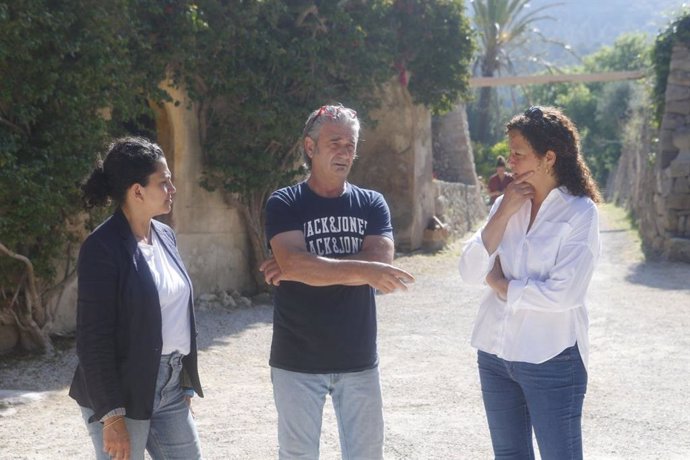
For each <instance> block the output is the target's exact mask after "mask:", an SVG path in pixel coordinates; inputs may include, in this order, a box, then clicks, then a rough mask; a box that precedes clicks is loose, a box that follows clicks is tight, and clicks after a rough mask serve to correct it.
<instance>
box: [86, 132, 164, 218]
mask: <svg viewBox="0 0 690 460" xmlns="http://www.w3.org/2000/svg"><path fill="white" fill-rule="evenodd" d="M161 158H164V155H163V150H161V148H160V147H159V146H158V145H157V144H155V143H153V142H151V141H149V140H148V139H144V138H142V137H123V138H120V139H116V140H115V141H114V142H113V143H112V144H110V146H109V147H108V152H107V153H106V155H105V160H103V161H101V160H99V161H98V163H97V164H96V167H95V168H94V170H93V171H92V172H91V175H90V176H89V178H88V179H87V180H86V182H84V184H83V185H82V187H81V190H82V199H83V200H84V205H85V206H86V208H87V209H89V208H92V207H94V206H105V205H106V204H108V203H109V202H110V201H111V200H112V201H114V202H115V203H116V204H117V205H118V206H120V205H122V202H123V201H124V199H125V194H126V193H127V190H128V189H129V187H131V186H132V185H133V184H141V185H143V186H146V185H147V184H148V180H149V176H150V175H151V174H153V173H154V172H155V171H156V163H157V162H158V161H160V159H161Z"/></svg>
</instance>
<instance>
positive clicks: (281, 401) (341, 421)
mask: <svg viewBox="0 0 690 460" xmlns="http://www.w3.org/2000/svg"><path fill="white" fill-rule="evenodd" d="M271 381H272V382H273V396H274V398H275V403H276V409H277V411H278V444H279V446H280V448H279V458H280V459H281V460H283V459H310V460H312V459H313V460H317V459H318V458H319V440H320V438H321V420H322V417H323V406H324V404H325V402H326V395H329V394H330V395H331V399H332V400H333V408H334V409H335V416H336V419H337V421H338V432H339V434H340V450H341V454H342V458H343V459H344V460H349V459H352V460H369V459H371V460H379V459H381V458H383V403H382V400H381V385H380V383H379V370H378V368H377V367H375V368H373V369H368V370H365V371H362V372H346V373H340V374H306V373H301V372H290V371H286V370H283V369H278V368H275V367H272V368H271Z"/></svg>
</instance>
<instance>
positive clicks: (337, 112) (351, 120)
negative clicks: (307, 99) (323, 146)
mask: <svg viewBox="0 0 690 460" xmlns="http://www.w3.org/2000/svg"><path fill="white" fill-rule="evenodd" d="M326 122H328V123H338V124H342V125H349V126H352V128H354V130H355V131H356V133H357V137H359V127H360V124H359V118H357V112H355V111H354V110H352V109H350V108H347V107H345V106H343V105H342V104H338V105H324V106H321V107H320V108H318V109H316V110H314V111H313V112H312V113H311V114H309V118H307V121H306V123H304V130H303V131H302V142H301V144H300V148H301V149H302V156H303V158H304V162H305V164H306V166H307V168H308V169H311V158H309V155H307V152H306V151H305V150H304V140H305V139H306V138H307V137H309V138H310V139H312V140H313V141H314V143H317V142H318V141H319V135H320V134H321V128H322V127H323V125H324V123H326Z"/></svg>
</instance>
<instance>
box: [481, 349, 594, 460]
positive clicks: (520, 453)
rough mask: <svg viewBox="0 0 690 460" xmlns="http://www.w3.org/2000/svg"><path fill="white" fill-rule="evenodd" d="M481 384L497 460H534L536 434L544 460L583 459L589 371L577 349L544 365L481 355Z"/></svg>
mask: <svg viewBox="0 0 690 460" xmlns="http://www.w3.org/2000/svg"><path fill="white" fill-rule="evenodd" d="M477 362H478V364H479V378H480V380H481V386H482V396H483V398H484V408H485V409H486V418H487V420H488V422H489V431H490V432H491V442H492V444H493V449H494V455H495V457H496V458H497V459H516V460H517V459H533V458H534V447H533V446H532V428H534V434H535V436H536V438H537V444H539V452H540V454H541V458H542V459H544V460H550V459H557V460H566V459H581V458H582V426H581V421H582V404H583V401H584V398H585V392H586V391H587V371H586V370H585V367H584V365H583V363H582V359H581V357H580V351H579V350H578V348H577V344H576V345H575V346H573V347H570V348H566V349H565V350H564V351H563V352H561V353H560V354H559V355H558V356H556V357H554V358H552V359H550V360H548V361H546V362H544V363H541V364H530V363H523V362H513V361H505V360H503V359H500V358H498V357H497V356H495V355H490V354H488V353H485V352H483V351H479V352H478V357H477Z"/></svg>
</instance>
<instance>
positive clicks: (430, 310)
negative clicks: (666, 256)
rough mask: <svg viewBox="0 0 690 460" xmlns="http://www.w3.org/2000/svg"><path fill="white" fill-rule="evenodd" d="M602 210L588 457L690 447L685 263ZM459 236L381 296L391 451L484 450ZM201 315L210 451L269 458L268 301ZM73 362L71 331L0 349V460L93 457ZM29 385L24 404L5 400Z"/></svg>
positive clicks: (203, 422) (392, 454) (198, 404)
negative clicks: (49, 348) (48, 346)
mask: <svg viewBox="0 0 690 460" xmlns="http://www.w3.org/2000/svg"><path fill="white" fill-rule="evenodd" d="M602 211H603V219H602V220H603V222H602V238H603V245H604V253H603V257H602V259H601V261H600V264H599V266H598V269H597V271H596V273H595V278H594V280H593V283H592V287H591V293H590V317H591V329H590V336H591V347H592V349H591V355H590V369H589V371H590V377H589V388H588V392H587V397H586V399H585V409H584V422H583V425H584V448H585V458H588V459H672V458H679V459H680V458H690V423H689V422H690V353H688V350H690V265H687V264H677V263H669V262H644V261H643V260H642V256H641V254H640V250H639V241H638V240H637V239H636V237H635V234H634V233H632V232H630V231H629V225H628V222H627V221H626V220H625V218H624V215H623V213H622V211H620V210H618V209H615V208H612V207H610V206H604V208H603V210H602ZM460 248H461V245H460V243H456V244H454V245H453V246H452V247H451V248H449V249H448V250H446V251H444V252H442V253H440V254H436V255H433V256H430V255H423V254H417V255H411V256H404V257H400V258H398V259H397V261H396V263H397V264H398V265H400V266H402V267H404V268H405V269H408V270H409V271H411V272H413V273H414V274H415V275H416V277H417V283H416V284H415V285H413V286H412V287H411V289H410V291H409V292H407V293H398V294H393V295H387V296H379V297H378V303H379V312H378V315H379V353H380V361H381V379H382V385H383V394H384V410H385V417H386V448H385V454H386V458H387V459H444V460H445V459H488V458H491V447H490V443H489V434H488V430H487V427H486V422H485V418H484V412H483V407H482V402H481V395H480V390H479V380H478V376H477V371H476V364H475V362H476V354H475V351H474V350H473V349H472V348H471V347H470V345H469V336H470V332H471V329H472V322H473V319H474V315H475V312H476V310H477V303H478V299H479V297H480V291H479V289H477V288H475V287H471V286H465V285H463V284H462V283H461V281H460V279H459V276H458V274H457V269H456V264H457V259H458V255H459V252H460ZM198 318H199V330H200V334H199V337H200V347H201V350H200V366H201V374H202V383H203V385H204V387H205V392H206V398H204V399H199V398H197V399H196V400H195V402H194V407H195V411H196V417H197V423H198V428H199V433H200V436H201V441H202V447H203V449H204V454H205V457H206V458H208V459H251V460H263V459H272V458H276V456H277V454H276V452H277V441H276V429H275V420H276V414H275V410H274V407H273V400H272V391H271V385H270V379H269V368H268V364H267V361H268V351H269V346H270V338H271V307H270V306H256V307H252V308H248V309H240V310H235V311H226V310H219V309H217V310H212V311H201V312H199V315H198ZM75 364H76V358H75V354H74V346H73V344H72V343H71V342H67V343H64V344H62V346H61V347H60V351H59V352H58V353H57V354H56V355H55V356H52V357H49V358H46V359H43V360H35V359H34V360H17V359H10V358H7V357H5V358H0V459H3V460H4V459H82V458H83V459H86V458H91V457H92V451H91V444H90V441H89V439H88V436H87V433H86V428H85V427H84V426H83V424H82V421H81V417H80V414H79V411H78V408H77V405H76V404H75V403H74V401H72V400H71V399H70V398H69V397H68V396H67V387H68V385H69V382H70V379H71V375H72V372H73V370H74V367H75ZM26 391H30V392H34V394H33V396H34V398H35V400H34V401H33V402H28V403H24V404H15V403H14V401H15V400H14V399H12V398H10V396H16V395H17V394H20V393H21V392H26ZM3 395H4V396H5V399H4V402H3V399H2V398H3ZM323 426H324V429H323V435H322V447H321V452H322V455H321V458H323V459H336V458H339V454H338V439H337V428H336V425H335V419H334V416H333V410H332V408H331V407H330V405H329V404H328V403H327V406H326V410H325V415H324V424H323Z"/></svg>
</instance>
